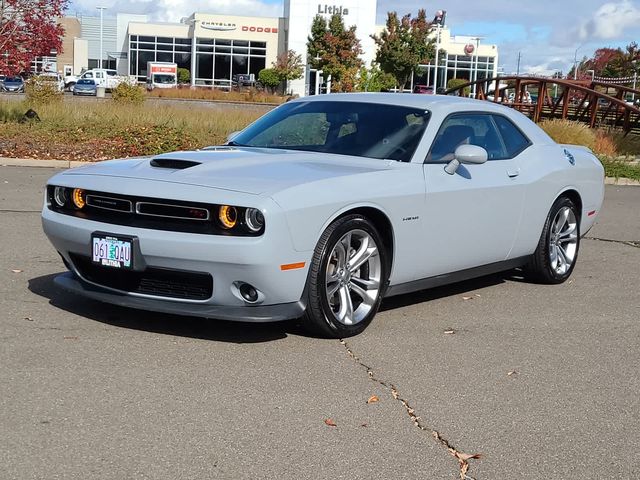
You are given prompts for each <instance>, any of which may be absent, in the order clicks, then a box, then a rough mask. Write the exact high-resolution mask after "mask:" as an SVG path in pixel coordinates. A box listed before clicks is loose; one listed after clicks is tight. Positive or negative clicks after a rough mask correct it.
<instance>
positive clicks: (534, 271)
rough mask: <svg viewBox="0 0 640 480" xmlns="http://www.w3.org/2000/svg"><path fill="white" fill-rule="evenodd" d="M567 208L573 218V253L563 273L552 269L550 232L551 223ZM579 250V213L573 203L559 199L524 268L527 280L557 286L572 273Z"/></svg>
mask: <svg viewBox="0 0 640 480" xmlns="http://www.w3.org/2000/svg"><path fill="white" fill-rule="evenodd" d="M565 208H568V209H570V210H571V212H573V216H574V217H575V231H574V232H575V236H576V238H575V242H576V243H575V253H574V255H573V258H572V260H571V264H570V265H569V266H568V268H567V269H566V270H565V271H559V270H558V269H556V268H554V266H553V264H552V263H553V262H552V259H551V256H552V255H551V249H552V248H554V247H553V243H554V242H553V239H552V230H553V222H554V219H556V216H557V215H558V213H559V212H560V211H561V210H563V209H565ZM579 250H580V212H579V210H578V208H577V207H576V205H575V203H573V201H572V200H571V199H569V198H568V197H559V198H558V199H557V200H556V201H555V202H554V203H553V205H552V206H551V210H549V215H548V216H547V220H546V221H545V223H544V228H543V229H542V234H541V235H540V240H539V241H538V246H537V248H536V251H535V252H534V254H533V256H532V258H531V261H530V262H529V264H528V265H527V266H526V267H525V272H526V273H527V276H528V278H530V279H531V280H533V281H536V282H539V283H545V284H558V283H562V282H564V281H566V280H567V279H568V278H569V277H570V276H571V273H572V272H573V269H574V267H575V266H576V262H577V261H578V252H579ZM563 251H564V250H563Z"/></svg>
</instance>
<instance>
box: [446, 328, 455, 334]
mask: <svg viewBox="0 0 640 480" xmlns="http://www.w3.org/2000/svg"><path fill="white" fill-rule="evenodd" d="M444 333H446V334H447V335H453V334H454V333H456V331H455V330H454V329H453V328H450V329H449V330H445V331H444Z"/></svg>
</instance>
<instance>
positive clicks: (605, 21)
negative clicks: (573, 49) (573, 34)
mask: <svg viewBox="0 0 640 480" xmlns="http://www.w3.org/2000/svg"><path fill="white" fill-rule="evenodd" d="M638 24H640V8H638V7H637V6H636V5H634V4H633V3H632V2H631V1H630V0H622V1H621V2H617V3H613V2H611V3H605V4H604V5H602V6H601V7H600V8H599V9H598V10H596V12H595V13H594V14H593V17H592V18H591V19H589V20H587V21H586V22H584V23H583V24H582V25H581V26H580V27H579V29H578V34H579V37H580V39H581V40H587V39H599V40H614V39H618V38H621V37H623V36H624V34H625V32H626V31H627V30H629V29H637V28H638Z"/></svg>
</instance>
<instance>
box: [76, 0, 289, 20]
mask: <svg viewBox="0 0 640 480" xmlns="http://www.w3.org/2000/svg"><path fill="white" fill-rule="evenodd" d="M98 5H100V6H105V7H108V8H109V11H110V12H111V13H142V14H147V15H149V16H150V17H151V19H152V20H156V21H163V22H178V21H180V19H181V18H182V17H187V16H189V15H191V14H192V13H193V12H200V13H223V14H233V15H248V16H258V17H280V16H282V4H281V3H279V2H278V3H275V4H273V3H272V4H270V3H266V2H263V1H261V0H101V1H100V0H74V1H73V5H72V7H71V9H70V10H71V11H73V10H74V8H75V9H76V10H78V11H79V12H83V13H86V14H92V15H93V14H94V13H95V12H96V10H95V7H96V6H98Z"/></svg>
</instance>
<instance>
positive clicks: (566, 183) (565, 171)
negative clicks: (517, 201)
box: [511, 144, 604, 257]
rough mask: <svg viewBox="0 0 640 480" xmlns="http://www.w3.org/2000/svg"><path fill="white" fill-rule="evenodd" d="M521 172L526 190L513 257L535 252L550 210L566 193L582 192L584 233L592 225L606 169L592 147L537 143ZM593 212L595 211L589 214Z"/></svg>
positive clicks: (581, 225) (531, 149)
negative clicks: (572, 160)
mask: <svg viewBox="0 0 640 480" xmlns="http://www.w3.org/2000/svg"><path fill="white" fill-rule="evenodd" d="M565 149H567V150H568V151H569V152H570V153H571V154H572V155H573V157H574V159H575V165H572V164H571V163H570V161H569V159H568V158H567V156H566V155H565V153H564V150H565ZM522 172H523V176H524V177H525V178H524V179H523V181H524V184H525V188H526V193H525V201H524V209H523V216H522V222H521V227H520V232H519V234H518V240H517V241H516V244H515V245H514V248H513V251H512V255H511V256H512V257H518V256H524V255H529V254H531V253H533V252H534V251H535V249H536V246H537V244H538V241H539V239H540V235H541V233H542V229H543V226H544V222H545V221H546V218H547V215H548V214H549V210H550V209H551V206H552V205H553V202H554V201H555V200H556V199H557V198H558V197H559V196H560V195H562V194H563V192H567V191H569V190H575V191H576V192H578V194H579V195H580V198H581V201H582V209H581V221H580V233H581V235H584V234H585V233H586V232H587V231H588V230H589V229H590V228H591V227H592V226H593V223H594V220H595V218H596V216H597V213H598V212H599V211H600V208H601V206H602V202H603V198H604V169H603V167H602V164H601V163H600V161H599V160H598V159H597V158H596V157H595V155H593V153H591V151H590V150H588V149H586V148H584V147H580V146H574V145H557V144H551V145H541V146H536V145H534V146H532V147H530V151H529V152H528V155H527V156H526V158H524V159H523V163H522ZM593 211H595V212H596V214H594V215H591V216H589V215H588V213H589V212H593Z"/></svg>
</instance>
